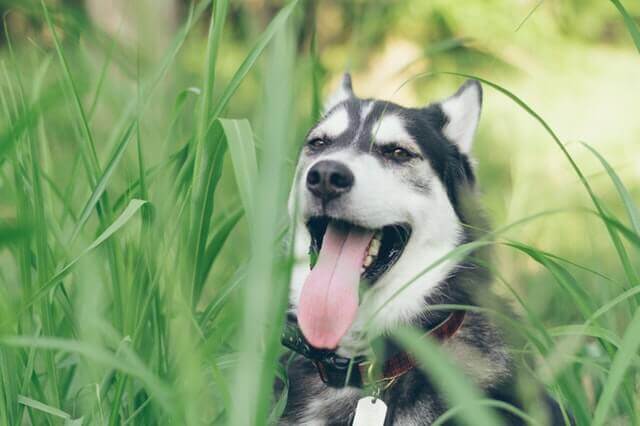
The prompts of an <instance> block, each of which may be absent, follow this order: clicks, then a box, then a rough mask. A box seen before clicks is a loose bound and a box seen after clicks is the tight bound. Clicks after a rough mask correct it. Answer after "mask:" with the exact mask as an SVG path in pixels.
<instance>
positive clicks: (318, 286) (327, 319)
mask: <svg viewBox="0 0 640 426" xmlns="http://www.w3.org/2000/svg"><path fill="white" fill-rule="evenodd" d="M371 238H373V233H372V232H370V231H365V230H364V229H358V228H348V229H347V228H342V227H337V226H335V225H333V224H331V223H330V224H329V225H328V226H327V232H326V233H325V234H324V238H323V241H322V248H321V249H320V255H319V257H318V262H317V263H316V266H315V267H314V268H313V269H312V270H311V273H310V274H309V276H308V277H307V280H306V281H305V283H304V287H303V288H302V294H301V295H300V303H299V305H298V324H299V325H300V329H301V330H302V333H303V334H304V337H305V338H306V339H307V341H308V342H309V343H310V344H311V345H313V346H314V347H316V348H324V349H333V348H335V347H337V346H338V342H340V339H341V338H342V336H344V335H345V333H346V332H347V331H348V330H349V327H350V326H351V324H352V323H353V321H354V320H355V318H356V312H357V311H358V284H359V282H360V269H361V267H362V262H363V260H364V257H365V255H366V250H367V247H368V246H369V243H370V242H371Z"/></svg>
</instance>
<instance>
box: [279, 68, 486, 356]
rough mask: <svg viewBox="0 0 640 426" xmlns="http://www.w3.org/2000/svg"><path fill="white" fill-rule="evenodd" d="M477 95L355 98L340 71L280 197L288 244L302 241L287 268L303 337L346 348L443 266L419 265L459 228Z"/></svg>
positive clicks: (413, 308)
mask: <svg viewBox="0 0 640 426" xmlns="http://www.w3.org/2000/svg"><path fill="white" fill-rule="evenodd" d="M481 102H482V91H481V87H480V84H479V83H477V82H475V81H468V82H467V83H465V84H464V85H463V86H462V87H461V88H460V89H459V90H458V91H457V92H456V93H455V94H454V95H453V96H451V97H450V98H448V99H446V100H444V101H442V102H438V103H434V104H431V105H429V106H426V107H424V108H404V107H402V106H399V105H396V104H394V103H390V102H386V101H378V100H372V99H359V98H358V97H356V96H355V94H354V93H353V90H352V86H351V78H350V77H349V75H345V77H344V78H343V81H342V83H341V85H340V87H339V89H338V91H337V92H336V93H335V94H334V95H333V96H332V97H331V98H330V101H329V103H328V105H327V107H326V111H327V112H326V114H325V115H324V117H323V118H322V119H321V120H320V121H319V122H318V123H317V124H316V125H315V126H314V127H313V128H312V129H311V130H310V131H309V133H308V135H307V139H306V142H305V144H304V147H303V149H302V151H301V153H300V158H299V161H298V166H297V169H296V175H295V180H294V183H293V188H292V191H291V196H290V211H291V213H292V214H293V215H295V219H296V222H297V223H298V225H299V227H298V230H297V242H296V250H297V255H298V256H302V252H306V253H308V252H310V255H311V264H312V269H311V270H310V269H309V266H308V263H307V266H306V267H300V268H298V269H297V270H296V271H294V278H293V280H292V288H291V290H292V291H291V304H292V306H293V307H294V309H295V311H296V312H295V313H296V315H297V318H298V323H299V325H300V328H301V330H302V332H303V334H304V335H305V337H306V338H307V340H308V341H309V343H311V344H312V345H313V346H315V347H317V348H327V349H334V348H336V347H338V346H340V347H341V348H343V347H347V348H348V347H349V345H355V342H356V341H358V340H359V339H360V337H361V336H359V335H358V334H359V332H361V331H362V329H364V328H365V326H377V328H378V329H381V330H384V329H387V328H389V327H390V326H392V325H393V324H395V323H397V322H399V321H402V320H411V319H412V318H413V317H415V316H416V315H419V314H420V313H421V312H422V311H423V310H424V304H425V301H424V299H425V297H426V296H427V295H428V294H429V293H430V292H432V291H433V290H434V288H436V287H437V285H438V283H439V282H441V281H442V280H443V279H444V278H446V276H447V275H448V274H449V273H450V272H451V269H452V268H453V265H451V264H449V263H448V262H443V263H442V264H440V265H438V266H436V267H433V268H431V269H430V270H429V271H428V272H427V273H423V274H422V275H420V273H421V272H423V271H424V270H425V268H427V267H429V266H430V264H431V263H432V262H433V261H435V260H437V259H439V258H440V257H441V256H443V255H445V254H446V253H447V252H449V251H450V250H451V249H453V248H454V247H455V246H456V245H458V244H460V242H461V241H462V239H463V232H462V223H463V218H462V217H461V213H460V209H459V203H460V194H461V193H462V192H463V190H466V189H468V188H469V187H470V186H472V185H473V181H474V177H473V171H472V168H471V164H470V160H469V157H468V155H469V151H470V149H471V144H472V140H473V136H474V133H475V130H476V127H477V124H478V120H479V117H480V108H481ZM307 262H308V259H307ZM416 277H418V278H417V279H416ZM411 280H413V282H412V283H411V284H410V285H409V286H408V287H406V289H404V290H403V291H402V293H401V294H399V295H395V296H394V293H397V292H398V291H399V290H400V289H401V288H402V287H403V286H405V285H406V284H407V283H408V282H409V281H411ZM360 284H362V285H360ZM390 298H391V301H389V299H390ZM376 311H377V315H376V316H375V319H374V323H375V324H365V323H366V322H367V318H370V315H371V314H372V313H373V312H376ZM360 340H361V339H360ZM353 350H356V349H355V348H353ZM348 351H349V349H347V352H348Z"/></svg>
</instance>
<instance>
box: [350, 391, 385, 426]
mask: <svg viewBox="0 0 640 426" xmlns="http://www.w3.org/2000/svg"><path fill="white" fill-rule="evenodd" d="M386 416H387V404H385V403H384V401H383V400H381V399H380V398H377V399H376V398H374V397H372V396H366V397H364V398H360V400H359V401H358V405H357V406H356V416H355V418H354V419H353V426H383V425H384V418H385V417H386Z"/></svg>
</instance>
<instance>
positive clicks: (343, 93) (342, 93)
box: [324, 73, 355, 112]
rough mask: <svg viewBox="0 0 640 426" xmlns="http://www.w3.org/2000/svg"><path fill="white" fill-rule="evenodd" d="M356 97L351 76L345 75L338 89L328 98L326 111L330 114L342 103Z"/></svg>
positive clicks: (325, 106)
mask: <svg viewBox="0 0 640 426" xmlns="http://www.w3.org/2000/svg"><path fill="white" fill-rule="evenodd" d="M354 96H355V95H354V94H353V88H352V87H351V74H349V73H344V75H343V76H342V81H341V82H340V85H339V86H338V88H337V89H336V90H335V91H334V92H333V93H332V94H331V96H329V97H328V98H327V101H326V102H325V104H324V111H325V112H328V111H330V110H331V109H332V108H333V107H334V106H336V105H338V104H339V103H340V102H343V101H346V100H347V99H349V98H352V97H354Z"/></svg>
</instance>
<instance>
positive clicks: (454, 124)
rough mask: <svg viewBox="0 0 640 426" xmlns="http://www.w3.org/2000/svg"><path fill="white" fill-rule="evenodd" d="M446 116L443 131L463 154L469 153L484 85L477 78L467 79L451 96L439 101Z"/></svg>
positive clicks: (480, 106) (476, 125)
mask: <svg viewBox="0 0 640 426" xmlns="http://www.w3.org/2000/svg"><path fill="white" fill-rule="evenodd" d="M439 106H440V108H441V109H442V112H443V113H444V116H445V118H446V121H445V124H444V127H443V128H442V132H443V133H444V135H445V137H446V138H447V139H448V140H449V141H450V142H452V143H454V144H456V145H457V146H458V149H459V150H460V152H462V153H463V154H469V152H470V151H471V146H472V144H473V136H474V135H475V133H476V128H477V127H478V121H479V120H480V110H481V109H482V86H480V83H478V82H477V81H476V80H467V81H466V82H465V83H464V84H463V85H462V86H461V87H460V88H459V89H458V91H457V92H456V93H455V94H454V95H453V96H451V97H450V98H447V99H445V100H444V101H441V102H440V103H439Z"/></svg>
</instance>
